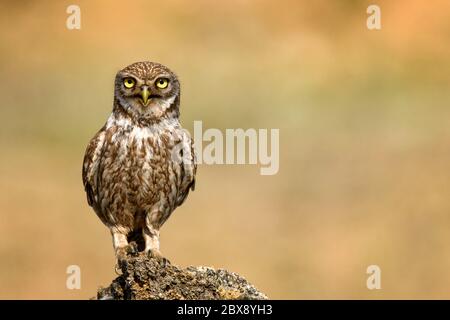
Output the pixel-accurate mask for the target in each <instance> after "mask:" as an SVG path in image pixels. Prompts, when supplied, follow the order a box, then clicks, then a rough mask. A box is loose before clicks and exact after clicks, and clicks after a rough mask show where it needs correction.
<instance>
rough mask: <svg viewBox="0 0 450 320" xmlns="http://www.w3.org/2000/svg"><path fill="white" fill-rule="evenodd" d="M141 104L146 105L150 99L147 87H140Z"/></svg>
mask: <svg viewBox="0 0 450 320" xmlns="http://www.w3.org/2000/svg"><path fill="white" fill-rule="evenodd" d="M141 96H142V102H144V106H147V105H148V101H149V100H148V97H150V91H149V90H148V87H147V86H144V87H142V89H141Z"/></svg>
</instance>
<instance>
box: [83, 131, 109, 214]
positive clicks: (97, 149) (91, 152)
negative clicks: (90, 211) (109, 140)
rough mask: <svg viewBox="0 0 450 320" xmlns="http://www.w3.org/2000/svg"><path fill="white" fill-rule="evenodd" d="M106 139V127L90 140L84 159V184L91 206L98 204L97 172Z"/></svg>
mask: <svg viewBox="0 0 450 320" xmlns="http://www.w3.org/2000/svg"><path fill="white" fill-rule="evenodd" d="M104 141H105V127H103V128H102V129H100V131H99V132H97V134H96V135H95V136H94V137H93V138H92V140H91V141H90V142H89V144H88V146H87V148H86V153H85V154H84V160H83V171H82V176H83V185H84V190H85V191H86V196H87V201H88V204H89V205H90V206H91V207H94V206H96V202H97V201H96V200H97V172H98V165H99V162H100V156H101V152H102V149H103V143H104Z"/></svg>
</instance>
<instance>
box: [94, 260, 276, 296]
mask: <svg viewBox="0 0 450 320" xmlns="http://www.w3.org/2000/svg"><path fill="white" fill-rule="evenodd" d="M119 267H120V269H121V271H122V274H121V275H120V276H119V277H117V278H116V279H115V280H113V282H112V283H111V284H110V286H109V287H107V288H100V289H99V290H98V292H97V299H100V300H110V299H114V300H155V299H188V300H199V299H202V300H204V299H214V300H233V299H245V300H260V299H267V296H266V295H265V294H263V293H261V292H260V291H258V290H257V289H256V288H255V287H254V286H253V285H251V284H250V283H248V282H247V280H245V279H244V278H243V277H241V276H239V275H238V274H236V273H233V272H229V271H227V270H223V269H213V268H209V267H188V268H185V269H182V268H179V267H177V266H175V265H172V264H171V263H170V262H169V261H167V260H165V259H161V258H157V257H149V256H148V255H146V254H144V253H142V252H132V253H128V256H127V258H126V259H125V260H124V261H121V263H120V266H119Z"/></svg>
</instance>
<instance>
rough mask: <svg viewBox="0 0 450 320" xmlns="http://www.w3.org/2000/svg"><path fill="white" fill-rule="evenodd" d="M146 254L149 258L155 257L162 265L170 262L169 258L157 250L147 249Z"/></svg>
mask: <svg viewBox="0 0 450 320" xmlns="http://www.w3.org/2000/svg"><path fill="white" fill-rule="evenodd" d="M147 255H148V257H149V258H150V259H156V260H158V261H160V262H161V263H162V264H163V265H167V264H170V261H169V259H167V258H165V257H164V256H163V255H162V254H161V252H160V251H159V250H149V251H148V252H147Z"/></svg>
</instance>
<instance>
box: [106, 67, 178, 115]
mask: <svg viewBox="0 0 450 320" xmlns="http://www.w3.org/2000/svg"><path fill="white" fill-rule="evenodd" d="M114 101H115V106H114V108H115V109H116V108H119V109H120V110H119V111H120V112H125V113H126V114H127V115H128V116H130V117H131V118H133V119H136V120H138V121H141V122H145V121H147V122H155V121H158V120H160V119H162V118H173V117H178V116H179V102H180V83H179V81H178V78H177V76H176V75H175V74H174V73H173V72H172V71H171V70H170V69H169V68H167V67H165V66H163V65H162V64H159V63H156V62H149V61H145V62H136V63H133V64H131V65H129V66H127V67H126V68H124V69H122V70H120V71H119V72H118V73H117V75H116V81H115V91H114Z"/></svg>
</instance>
